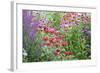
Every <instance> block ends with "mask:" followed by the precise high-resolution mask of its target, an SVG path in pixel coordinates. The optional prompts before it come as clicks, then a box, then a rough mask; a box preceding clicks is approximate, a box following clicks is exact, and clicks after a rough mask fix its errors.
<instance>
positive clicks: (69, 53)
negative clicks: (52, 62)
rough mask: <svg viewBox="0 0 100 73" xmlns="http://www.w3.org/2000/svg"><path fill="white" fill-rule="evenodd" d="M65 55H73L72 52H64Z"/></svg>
mask: <svg viewBox="0 0 100 73" xmlns="http://www.w3.org/2000/svg"><path fill="white" fill-rule="evenodd" d="M64 54H65V55H72V54H73V53H72V52H64Z"/></svg>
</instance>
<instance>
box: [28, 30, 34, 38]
mask: <svg viewBox="0 0 100 73" xmlns="http://www.w3.org/2000/svg"><path fill="white" fill-rule="evenodd" d="M33 36H34V32H32V31H31V32H30V33H29V38H30V39H32V38H33Z"/></svg>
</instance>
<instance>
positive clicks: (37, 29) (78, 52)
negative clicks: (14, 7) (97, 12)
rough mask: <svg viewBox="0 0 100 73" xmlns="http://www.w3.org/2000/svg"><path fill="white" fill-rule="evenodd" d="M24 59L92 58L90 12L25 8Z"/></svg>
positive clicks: (25, 60)
mask: <svg viewBox="0 0 100 73" xmlns="http://www.w3.org/2000/svg"><path fill="white" fill-rule="evenodd" d="M22 15H23V16H22V17H23V51H22V55H23V62H45V61H68V60H87V59H91V13H86V12H57V11H34V10H23V11H22Z"/></svg>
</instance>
